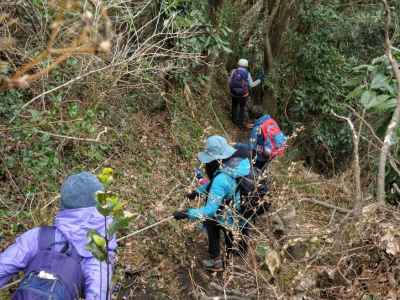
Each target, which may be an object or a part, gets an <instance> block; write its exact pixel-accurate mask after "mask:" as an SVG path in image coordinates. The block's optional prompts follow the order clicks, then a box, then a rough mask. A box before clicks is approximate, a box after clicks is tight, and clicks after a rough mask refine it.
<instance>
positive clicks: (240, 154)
mask: <svg viewBox="0 0 400 300" xmlns="http://www.w3.org/2000/svg"><path fill="white" fill-rule="evenodd" d="M234 148H235V149H236V152H235V153H234V154H233V155H232V156H231V157H230V158H229V159H231V158H235V157H236V158H241V159H246V158H247V159H249V160H250V162H251V161H252V156H253V155H252V151H250V150H248V149H247V148H246V147H240V145H235V146H234ZM250 165H251V168H250V173H249V174H248V175H246V176H242V177H237V178H235V180H236V182H237V188H236V191H238V192H239V193H240V211H239V214H240V215H241V216H242V217H243V218H244V219H246V220H247V221H248V222H254V221H255V219H256V217H257V216H260V215H262V214H264V213H265V212H267V211H268V209H269V207H270V206H271V204H270V203H268V202H266V201H264V196H265V195H266V194H267V193H268V191H269V189H268V183H267V179H266V178H262V177H261V175H262V172H261V171H259V170H258V169H257V168H255V167H254V166H253V164H252V163H251V164H250ZM217 175H218V173H217V174H215V176H214V178H215V177H216V176H217ZM214 178H213V179H214ZM212 183H213V180H211V181H210V183H209V185H208V188H207V192H209V189H210V188H211V185H212ZM231 200H232V199H226V201H225V203H224V205H230V203H231V202H232V201H231ZM221 209H222V208H221Z"/></svg>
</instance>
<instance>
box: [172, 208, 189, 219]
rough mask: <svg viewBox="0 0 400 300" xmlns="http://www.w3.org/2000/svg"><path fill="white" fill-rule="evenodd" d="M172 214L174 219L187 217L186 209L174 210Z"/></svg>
mask: <svg viewBox="0 0 400 300" xmlns="http://www.w3.org/2000/svg"><path fill="white" fill-rule="evenodd" d="M173 216H174V218H175V220H183V219H187V217H188V215H187V212H186V210H177V211H176V212H174V214H173Z"/></svg>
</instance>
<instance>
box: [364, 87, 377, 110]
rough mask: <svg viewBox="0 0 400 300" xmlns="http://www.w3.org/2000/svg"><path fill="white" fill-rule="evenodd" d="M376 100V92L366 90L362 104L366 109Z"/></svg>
mask: <svg viewBox="0 0 400 300" xmlns="http://www.w3.org/2000/svg"><path fill="white" fill-rule="evenodd" d="M375 98H376V92H375V91H371V90H366V91H364V93H362V95H361V104H362V105H363V106H364V107H368V105H369V103H370V102H371V101H373V100H374V99H375Z"/></svg>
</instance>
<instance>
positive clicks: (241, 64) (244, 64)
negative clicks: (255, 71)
mask: <svg viewBox="0 0 400 300" xmlns="http://www.w3.org/2000/svg"><path fill="white" fill-rule="evenodd" d="M238 66H239V67H242V68H248V67H249V61H248V60H247V59H245V58H241V59H239V61H238Z"/></svg>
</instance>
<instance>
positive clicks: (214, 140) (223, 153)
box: [197, 135, 236, 164]
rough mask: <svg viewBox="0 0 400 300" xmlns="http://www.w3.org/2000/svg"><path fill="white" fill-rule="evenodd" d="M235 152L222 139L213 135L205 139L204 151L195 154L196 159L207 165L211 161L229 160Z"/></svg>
mask: <svg viewBox="0 0 400 300" xmlns="http://www.w3.org/2000/svg"><path fill="white" fill-rule="evenodd" d="M235 151H236V150H235V148H233V147H232V146H231V145H229V144H228V142H227V140H226V139H225V138H224V137H222V136H220V135H213V136H210V137H209V138H207V141H206V147H205V149H204V151H202V152H199V154H197V158H198V159H199V160H200V161H201V162H202V163H205V164H207V163H209V162H212V161H213V160H217V159H226V158H229V157H231V156H232V155H233V153H235Z"/></svg>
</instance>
